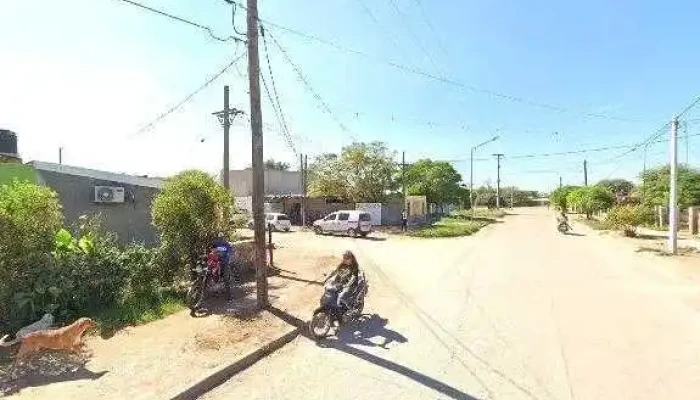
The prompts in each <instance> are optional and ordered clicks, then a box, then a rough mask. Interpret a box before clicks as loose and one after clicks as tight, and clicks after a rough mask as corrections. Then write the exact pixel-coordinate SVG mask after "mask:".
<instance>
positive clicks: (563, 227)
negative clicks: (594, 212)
mask: <svg viewBox="0 0 700 400" xmlns="http://www.w3.org/2000/svg"><path fill="white" fill-rule="evenodd" d="M557 230H558V231H559V232H560V233H564V234H566V233H567V232H569V230H571V227H570V226H569V223H568V222H566V221H559V224H558V225H557Z"/></svg>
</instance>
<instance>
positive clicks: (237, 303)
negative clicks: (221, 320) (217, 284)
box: [192, 285, 279, 320]
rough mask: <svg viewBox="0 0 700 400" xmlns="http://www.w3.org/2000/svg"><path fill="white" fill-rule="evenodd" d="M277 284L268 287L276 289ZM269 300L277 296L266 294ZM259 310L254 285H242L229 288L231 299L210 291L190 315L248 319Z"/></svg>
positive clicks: (195, 316)
mask: <svg viewBox="0 0 700 400" xmlns="http://www.w3.org/2000/svg"><path fill="white" fill-rule="evenodd" d="M277 288H279V286H275V285H269V286H268V289H277ZM268 296H269V298H270V300H275V299H277V296H275V295H273V294H268ZM259 312H260V308H259V307H258V303H257V300H256V298H255V286H254V285H243V286H236V287H234V288H232V289H231V299H230V300H228V299H226V296H225V295H224V293H221V292H212V293H208V296H207V297H206V298H205V300H204V304H203V305H202V307H201V309H200V310H198V311H197V312H195V313H194V314H193V315H192V317H194V318H206V317H209V316H212V315H221V316H225V317H231V318H235V319H243V320H246V319H250V318H252V317H254V316H255V315H257V314H258V313H259Z"/></svg>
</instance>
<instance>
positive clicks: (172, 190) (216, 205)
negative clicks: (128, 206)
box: [151, 170, 233, 276]
mask: <svg viewBox="0 0 700 400" xmlns="http://www.w3.org/2000/svg"><path fill="white" fill-rule="evenodd" d="M232 209H233V199H232V198H231V195H230V193H228V192H227V191H226V189H224V187H223V186H221V185H219V184H218V183H217V182H216V181H215V180H214V178H212V177H211V176H209V175H207V174H206V173H204V172H201V171H196V170H191V171H184V172H181V173H179V174H178V175H176V176H174V177H173V178H170V179H168V181H167V182H166V183H165V187H164V188H163V190H162V191H161V192H160V193H159V194H158V196H157V197H156V198H155V200H154V201H153V207H152V210H151V213H152V217H153V224H154V225H155V226H156V228H157V229H158V230H159V232H160V237H161V242H162V244H163V248H162V252H163V253H162V255H161V256H162V257H163V259H164V260H169V262H171V263H172V264H168V265H167V267H168V268H167V270H168V271H167V272H169V273H170V274H171V276H178V275H183V274H184V273H186V270H185V269H184V268H183V265H185V264H189V266H190V267H194V265H195V263H196V261H197V257H198V255H199V254H202V253H203V252H204V251H205V249H206V247H207V245H208V244H209V243H211V242H212V241H213V240H214V239H215V238H216V237H217V236H218V235H219V233H221V232H223V233H224V234H227V235H230V234H231V233H232V232H231V227H230V225H229V221H227V220H226V216H225V215H227V214H228V213H229V212H230V211H231V210H232ZM183 261H184V262H183Z"/></svg>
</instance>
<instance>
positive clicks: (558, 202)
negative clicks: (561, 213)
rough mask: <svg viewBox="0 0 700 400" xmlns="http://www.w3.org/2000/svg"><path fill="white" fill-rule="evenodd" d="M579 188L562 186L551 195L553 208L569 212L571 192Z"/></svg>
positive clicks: (550, 199)
mask: <svg viewBox="0 0 700 400" xmlns="http://www.w3.org/2000/svg"><path fill="white" fill-rule="evenodd" d="M577 188H578V186H562V187H560V188H557V189H556V190H554V191H553V192H552V193H551V194H550V195H549V201H550V203H551V204H552V206H554V207H556V208H558V209H560V210H567V209H568V208H569V204H568V199H567V197H568V196H569V192H571V191H573V190H575V189H577Z"/></svg>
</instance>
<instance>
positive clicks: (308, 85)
mask: <svg viewBox="0 0 700 400" xmlns="http://www.w3.org/2000/svg"><path fill="white" fill-rule="evenodd" d="M267 34H268V35H269V36H270V38H271V39H272V41H273V42H274V43H275V45H276V46H277V48H278V49H279V51H280V53H282V56H283V57H284V59H285V60H286V61H287V62H288V63H289V65H291V66H292V68H293V69H294V72H296V74H297V76H298V77H299V80H300V81H301V82H302V83H303V84H304V86H306V88H307V89H308V90H309V92H311V94H312V95H313V97H314V98H315V99H316V101H318V103H319V104H320V105H321V107H322V108H323V110H324V111H325V112H326V113H328V114H329V115H330V116H331V118H333V120H334V121H335V122H336V123H337V124H338V126H340V129H342V130H343V132H345V133H346V134H348V136H350V139H352V140H353V141H357V139H356V138H355V137H354V136H353V134H352V133H351V132H350V130H348V128H347V127H346V126H345V124H343V122H342V121H340V120H339V119H338V117H337V116H336V115H335V113H333V111H332V110H331V108H330V106H328V103H326V101H325V100H323V98H322V97H321V95H320V94H318V92H316V90H314V88H313V87H312V86H311V83H310V82H309V80H308V79H306V77H305V76H304V74H303V73H302V72H301V69H300V68H299V66H297V65H296V64H295V63H294V61H292V59H291V58H290V57H289V54H288V53H287V51H286V50H285V49H283V48H282V46H281V45H280V43H279V42H278V41H277V39H276V38H275V37H274V36H273V35H272V34H271V33H270V32H269V31H268V33H267Z"/></svg>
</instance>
